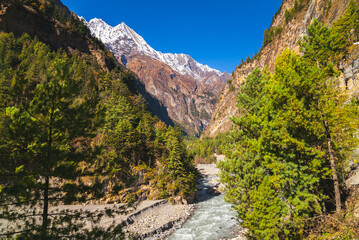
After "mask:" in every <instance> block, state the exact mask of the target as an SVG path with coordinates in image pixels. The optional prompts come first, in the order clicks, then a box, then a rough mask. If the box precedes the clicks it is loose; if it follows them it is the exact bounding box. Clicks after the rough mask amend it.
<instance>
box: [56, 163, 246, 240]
mask: <svg viewBox="0 0 359 240" xmlns="http://www.w3.org/2000/svg"><path fill="white" fill-rule="evenodd" d="M197 168H198V170H199V172H200V173H201V175H202V177H201V178H200V179H199V182H198V185H197V192H196V200H195V204H183V205H173V204H171V203H169V202H168V201H167V200H155V201H151V200H146V201H143V202H141V203H139V204H138V205H137V206H136V207H135V208H129V209H127V212H126V213H125V214H118V215H116V216H114V217H106V216H105V217H103V218H102V219H101V221H100V222H99V226H101V227H107V226H110V225H111V224H113V223H115V224H121V223H124V231H125V232H126V234H128V235H136V236H137V237H139V238H140V239H151V240H152V239H166V237H167V239H168V240H177V239H186V240H191V239H196V240H197V239H198V240H200V239H205V240H210V239H213V240H218V239H236V240H244V239H245V237H244V236H243V230H242V229H241V228H239V227H238V225H237V221H236V217H235V213H234V212H232V211H230V208H231V207H230V205H229V204H227V203H226V202H225V201H224V196H223V195H222V194H221V193H220V188H221V186H220V183H219V181H218V173H219V169H218V168H216V165H215V164H198V165H197ZM121 207H122V206H121V205H119V204H117V205H116V204H106V205H92V204H89V205H76V206H60V207H56V208H52V211H59V210H60V211H61V210H64V209H70V210H82V211H91V212H94V211H99V212H101V211H104V210H105V209H106V208H110V209H121Z"/></svg>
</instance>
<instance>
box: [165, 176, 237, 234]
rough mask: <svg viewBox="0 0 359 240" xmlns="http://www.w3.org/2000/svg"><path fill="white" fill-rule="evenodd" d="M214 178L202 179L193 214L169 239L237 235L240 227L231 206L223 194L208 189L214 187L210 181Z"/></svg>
mask: <svg viewBox="0 0 359 240" xmlns="http://www.w3.org/2000/svg"><path fill="white" fill-rule="evenodd" d="M213 178H216V176H215V175H209V176H208V178H204V179H201V180H202V184H201V185H200V187H199V189H198V191H197V198H198V199H199V201H200V202H199V203H198V204H197V206H196V210H195V211H194V213H193V216H192V217H191V218H190V219H189V220H188V221H187V222H186V223H185V224H184V225H183V226H182V228H180V229H178V230H176V231H175V232H174V233H173V234H172V235H171V236H170V237H168V238H167V240H218V239H226V238H233V237H235V236H236V232H237V229H238V227H237V222H236V219H235V213H234V212H233V211H231V210H230V209H231V206H230V205H229V204H228V203H226V202H225V201H224V196H223V195H219V196H215V195H213V194H211V191H208V189H210V188H211V187H212V184H210V183H209V181H210V180H212V179H213ZM211 182H212V181H211Z"/></svg>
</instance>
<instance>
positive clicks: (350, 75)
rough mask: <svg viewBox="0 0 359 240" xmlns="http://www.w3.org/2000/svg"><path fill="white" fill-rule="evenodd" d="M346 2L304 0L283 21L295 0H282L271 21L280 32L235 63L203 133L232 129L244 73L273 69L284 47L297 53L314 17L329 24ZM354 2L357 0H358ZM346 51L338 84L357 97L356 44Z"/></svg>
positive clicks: (357, 57)
mask: <svg viewBox="0 0 359 240" xmlns="http://www.w3.org/2000/svg"><path fill="white" fill-rule="evenodd" d="M329 2H330V5H329ZM349 2H350V0H332V1H326V0H305V1H304V2H303V6H304V7H303V9H301V10H300V11H299V12H297V13H296V14H295V16H294V17H293V19H292V20H291V21H289V22H288V23H286V19H285V12H286V10H287V9H292V8H293V7H294V5H295V0H284V1H283V3H282V6H281V7H280V9H279V10H278V12H277V13H276V14H275V16H274V17H273V21H272V24H271V28H273V29H275V28H281V33H280V34H278V35H276V36H274V37H273V39H272V41H271V42H270V43H268V44H267V45H266V46H264V47H263V48H262V49H261V52H260V55H258V56H257V57H256V58H254V59H253V60H251V61H246V62H245V63H244V64H242V65H239V66H237V67H236V69H235V70H234V72H233V74H232V78H231V80H230V81H228V84H226V86H225V87H224V88H223V89H222V91H221V93H220V94H219V96H218V101H217V104H216V107H215V110H214V112H213V114H212V119H211V123H210V125H209V126H208V127H207V128H206V130H205V132H204V136H212V137H213V136H216V135H217V134H218V133H221V132H226V131H228V130H229V129H231V126H232V122H231V120H230V116H233V115H236V114H237V106H236V104H237V97H238V89H239V87H240V86H241V85H243V84H244V83H245V81H246V78H247V76H248V75H249V74H250V73H251V72H252V71H253V70H254V69H255V68H256V67H258V68H260V69H263V68H264V67H265V66H266V67H268V70H269V71H270V72H273V71H274V64H275V60H276V58H277V57H278V56H279V55H280V54H281V53H282V51H283V50H285V49H286V48H289V49H291V50H293V51H296V52H298V53H299V44H298V41H299V40H300V39H301V38H302V37H303V36H304V35H305V34H306V30H307V28H308V26H310V24H311V23H312V21H313V19H314V18H316V19H318V20H319V21H321V22H323V23H324V24H326V25H329V26H330V25H331V24H332V23H333V22H334V21H336V20H338V19H339V18H340V17H341V16H342V15H343V14H344V12H345V10H346V7H347V6H348V4H349ZM356 2H359V1H358V0H357V1H356ZM263 30H264V29H263ZM349 55H350V56H349V57H348V58H347V60H346V61H345V62H343V63H342V64H341V66H340V68H341V69H340V70H341V71H342V75H341V77H340V79H341V84H342V85H343V87H347V88H348V89H350V90H351V92H352V94H353V95H355V96H357V97H358V96H359V84H358V83H359V82H358V80H359V76H358V75H359V70H358V68H359V60H358V59H359V45H353V48H352V49H351V52H350V54H349Z"/></svg>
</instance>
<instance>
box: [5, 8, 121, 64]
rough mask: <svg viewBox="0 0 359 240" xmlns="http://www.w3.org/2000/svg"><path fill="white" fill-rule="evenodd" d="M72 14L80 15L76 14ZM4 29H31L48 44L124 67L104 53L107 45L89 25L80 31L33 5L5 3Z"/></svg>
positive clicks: (29, 31) (33, 33)
mask: <svg viewBox="0 0 359 240" xmlns="http://www.w3.org/2000/svg"><path fill="white" fill-rule="evenodd" d="M61 5H62V4H61ZM62 6H63V5H62ZM63 9H64V14H65V15H67V13H69V10H68V9H67V8H66V7H64V8H63ZM71 14H73V13H71ZM72 17H74V18H77V16H76V15H75V14H73V16H72ZM0 31H1V32H7V33H10V32H12V33H14V35H15V36H21V35H23V34H24V33H27V34H29V35H30V36H31V37H37V38H38V39H39V40H40V41H42V42H44V43H46V44H48V45H49V46H50V47H51V48H52V49H53V50H57V49H60V48H62V49H64V50H65V51H66V52H67V53H69V54H70V55H71V54H72V53H73V52H74V51H76V52H78V53H82V54H91V55H93V56H95V57H96V59H97V61H98V62H99V64H100V65H101V67H102V68H103V69H108V70H112V69H114V68H116V67H119V68H120V69H122V70H123V69H124V67H123V66H122V65H121V64H119V63H117V62H116V61H114V59H113V58H110V57H108V56H106V54H104V52H103V50H105V47H104V46H103V45H102V44H101V43H99V42H96V39H95V38H93V37H92V36H91V35H90V33H89V31H88V29H87V28H86V27H85V26H83V28H82V31H83V32H80V31H79V29H74V26H69V24H66V23H61V22H59V21H54V20H53V19H50V18H49V17H47V16H46V15H45V14H43V13H41V12H38V10H37V9H35V8H33V7H31V6H27V5H22V4H13V3H11V4H6V3H5V5H4V7H2V11H1V12H0Z"/></svg>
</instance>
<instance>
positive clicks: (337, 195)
mask: <svg viewBox="0 0 359 240" xmlns="http://www.w3.org/2000/svg"><path fill="white" fill-rule="evenodd" d="M324 125H325V131H326V134H327V144H328V152H329V160H330V166H331V168H332V172H333V181H334V194H335V205H336V210H337V213H339V212H340V211H341V209H342V202H341V200H340V189H339V179H338V173H337V166H336V163H335V157H334V150H333V146H332V138H331V136H330V131H329V127H328V122H327V121H324Z"/></svg>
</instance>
